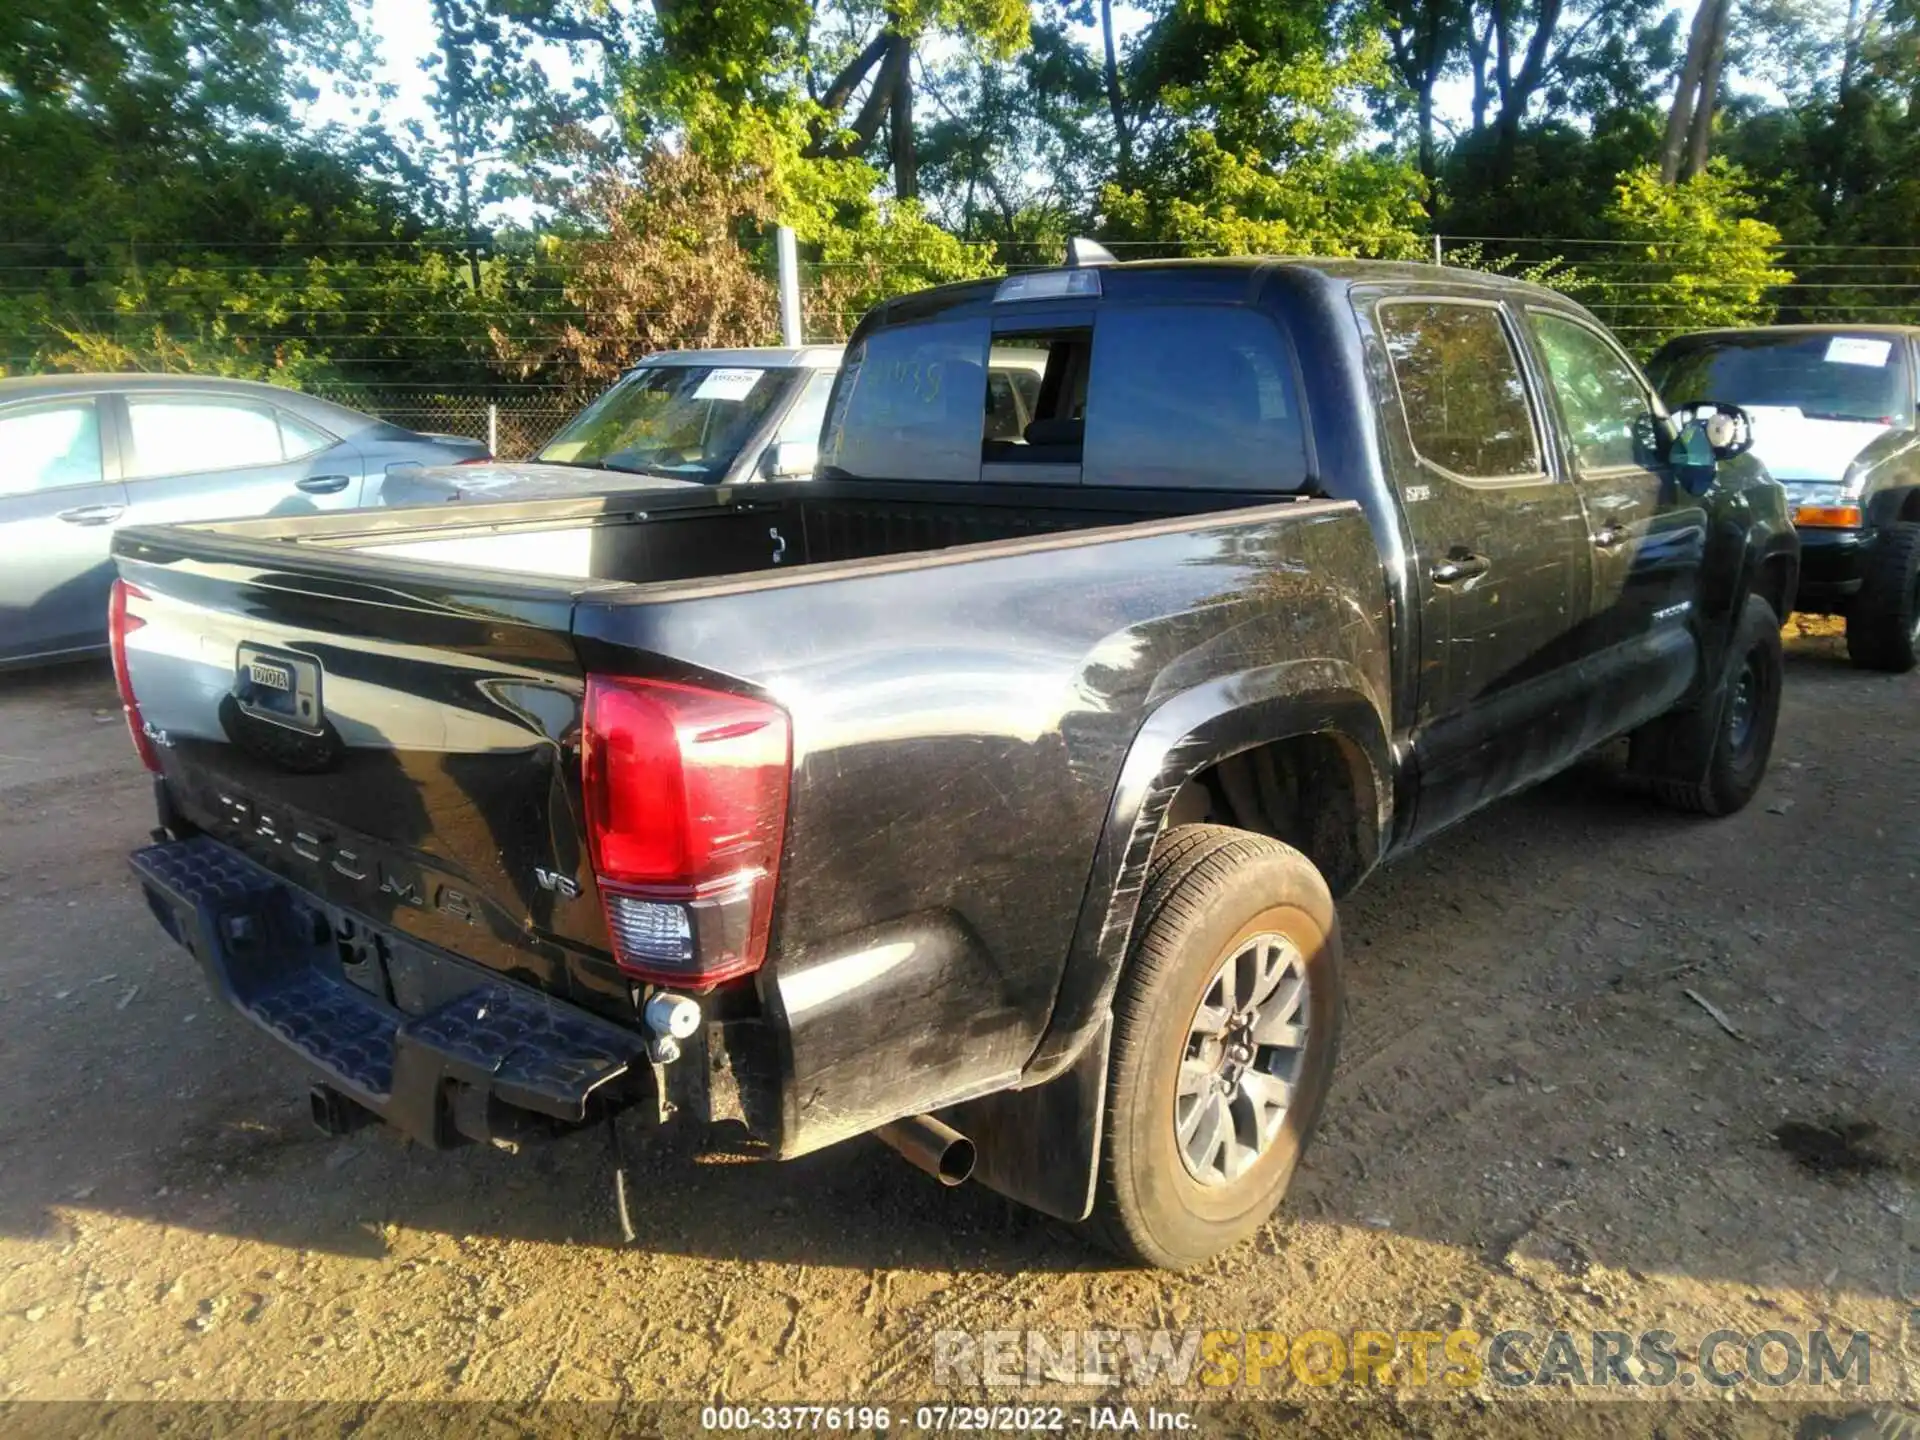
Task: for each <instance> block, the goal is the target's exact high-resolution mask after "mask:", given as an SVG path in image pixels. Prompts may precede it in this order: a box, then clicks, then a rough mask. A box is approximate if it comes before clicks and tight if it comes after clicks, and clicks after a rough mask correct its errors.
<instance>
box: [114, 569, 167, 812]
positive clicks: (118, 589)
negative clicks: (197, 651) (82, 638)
mask: <svg viewBox="0 0 1920 1440" xmlns="http://www.w3.org/2000/svg"><path fill="white" fill-rule="evenodd" d="M146 598H147V592H146V591H144V590H142V589H140V588H139V587H138V586H136V585H129V584H128V583H127V582H126V581H124V580H116V581H114V582H113V593H112V595H111V596H109V597H108V600H107V647H108V648H109V649H110V650H111V651H112V652H113V683H114V685H115V687H116V688H117V689H118V690H119V691H120V712H121V714H123V715H125V716H126V717H127V733H128V734H129V735H131V736H132V737H133V748H134V750H135V751H137V752H138V753H139V756H140V763H141V764H142V765H144V766H146V767H147V769H149V770H151V771H153V773H154V774H156V775H158V774H159V773H160V757H159V756H158V755H156V754H154V753H153V742H152V741H151V740H149V739H147V722H146V721H145V720H143V719H141V718H140V702H139V701H138V700H136V699H134V698H133V677H132V676H131V675H130V674H128V672H127V636H129V635H131V634H132V633H133V632H134V631H136V630H138V629H139V628H140V627H141V626H142V625H145V624H146V623H147V622H146V621H145V620H142V619H141V618H140V617H139V616H138V615H134V614H131V613H129V612H128V610H127V601H128V600H129V599H133V600H144V599H146Z"/></svg>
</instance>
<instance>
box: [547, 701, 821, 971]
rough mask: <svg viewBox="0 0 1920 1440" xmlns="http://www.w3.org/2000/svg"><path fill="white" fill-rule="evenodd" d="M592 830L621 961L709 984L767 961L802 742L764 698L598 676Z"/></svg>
mask: <svg viewBox="0 0 1920 1440" xmlns="http://www.w3.org/2000/svg"><path fill="white" fill-rule="evenodd" d="M583 742H584V743H583V745H582V752H583V765H584V780H585V785H586V810H587V839H588V845H589V848H590V850H591V852H592V855H593V867H594V872H595V874H596V876H597V878H598V881H599V886H600V894H601V898H602V902H603V903H604V904H605V906H606V912H607V930H608V933H609V935H610V936H611V937H612V942H613V953H614V958H615V959H616V960H617V961H619V964H620V968H621V969H622V970H625V971H627V972H628V973H629V974H631V975H635V976H637V977H639V978H641V979H645V980H653V981H658V982H660V983H662V984H669V985H675V986H681V987H685V988H691V989H704V988H708V987H711V986H713V985H716V984H718V983H719V982H720V981H722V980H730V979H732V978H733V977H735V976H737V975H744V974H747V973H748V972H749V971H752V970H756V969H758V968H759V966H760V962H761V961H762V960H764V959H765V958H766V953H767V931H768V927H769V925H770V923H771V921H772V918H773V891H774V885H775V882H776V880H777V878H778V873H779V868H780V842H781V839H782V837H783V835H784V834H785V831H786V823H787V777H788V773H789V770H790V768H791V765H792V747H791V740H790V735H789V729H788V723H787V716H786V712H785V711H783V710H781V709H780V708H779V707H778V706H776V705H771V704H768V703H767V702H766V701H764V700H756V699H753V698H751V697H749V696H745V695H731V694H727V693H725V692H724V691H718V690H703V689H698V688H696V687H694V686H691V685H677V684H671V683H669V682H667V681H664V680H631V679H623V678H618V677H613V676H605V675H595V676H591V677H589V679H588V681H587V706H586V724H585V733H584V736H583Z"/></svg>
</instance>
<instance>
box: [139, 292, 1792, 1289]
mask: <svg viewBox="0 0 1920 1440" xmlns="http://www.w3.org/2000/svg"><path fill="white" fill-rule="evenodd" d="M996 366H998V367H1003V368H1004V367H1006V366H1018V367H1022V368H1026V369H1029V370H1034V371H1036V372H1037V373H1038V374H1039V375H1040V376H1041V380H1040V383H1039V386H1038V390H1037V393H1036V395H1035V398H1034V405H1033V407H1032V415H1031V416H1030V418H1026V419H1025V420H1024V422H1023V423H1020V424H1017V425H1007V424H1005V423H1003V417H999V416H997V415H996V414H995V412H994V409H993V407H992V404H991V396H990V394H989V391H988V388H987V377H988V374H989V371H990V370H991V369H993V368H994V367H996ZM1713 418H1714V422H1715V423H1713V424H1709V423H1708V422H1707V421H1705V420H1694V421H1690V422H1688V423H1686V424H1684V425H1682V424H1678V423H1676V422H1675V421H1673V420H1672V419H1670V418H1669V417H1668V416H1667V415H1666V413H1665V412H1664V411H1663V409H1662V408H1661V405H1660V402H1659V400H1658V399H1657V398H1656V397H1655V395H1654V392H1653V391H1652V390H1651V389H1650V387H1649V386H1648V385H1647V384H1646V382H1645V381H1644V380H1643V378H1642V376H1641V374H1640V372H1639V371H1638V370H1637V369H1636V368H1635V367H1634V365H1633V364H1632V362H1631V361H1629V360H1628V359H1627V358H1626V356H1625V355H1624V354H1623V353H1622V351H1621V350H1620V348H1619V347H1618V346H1617V345H1616V344H1615V343H1614V341H1613V340H1612V339H1611V338H1610V337H1609V336H1608V335H1607V333H1606V332H1605V331H1604V330H1603V329H1601V328H1600V327H1599V326H1598V325H1597V324H1596V323H1595V322H1594V321H1593V320H1592V319H1591V318H1590V317H1589V316H1588V315H1587V314H1586V313H1585V312H1584V311H1582V310H1581V309H1580V308H1579V307H1578V306H1576V305H1574V304H1572V303H1570V302H1569V301H1568V300H1566V299H1565V298H1563V297H1561V296H1559V295H1556V294H1553V293H1551V292H1549V291H1546V290H1541V289H1536V288H1532V287H1529V286H1526V285H1522V284H1518V283H1515V282H1511V281H1507V280H1502V279H1497V278H1492V277H1488V276H1484V275H1474V274H1468V273H1463V272H1457V271H1451V270H1444V269H1438V268H1426V267H1416V266H1400V265H1390V264H1368V263H1359V262H1327V263H1318V262H1312V263H1309V262H1277V261H1262V260H1250V261H1219V262H1206V263H1194V264H1175V263H1140V264H1130V265H1118V266H1113V265H1105V264H1093V265H1081V266H1070V267H1067V268H1063V269H1060V270H1053V271H1044V272H1038V273H1034V274H1026V275H1017V276H1014V277H1011V278H1008V279H1006V280H1004V281H998V282H996V281H991V280H989V281H981V282H976V283H969V284H965V285H960V286H954V287H948V288H943V289H938V290H932V291H928V292H925V293H922V294H916V295H911V296H907V297H905V298H901V299H896V300H893V301H891V302H889V303H887V304H885V305H882V306H881V307H880V308H878V309H877V310H875V311H874V312H873V313H872V314H870V315H869V316H868V317H867V318H866V319H865V321H864V322H863V323H862V324H861V325H860V327H859V329H858V330H857V332H856V333H855V335H854V336H853V339H852V342H851V344H850V347H849V349H848V354H847V363H846V365H845V368H844V369H843V371H842V373H841V375H840V377H839V379H838V381H837V382H836V385H835V389H834V391H833V395H832V399H831V401H830V404H829V409H828V414H827V421H826V427H825V430H824V433H823V436H822V449H821V463H820V469H819V471H818V472H817V474H816V476H815V477H814V478H813V479H812V480H811V481H806V482H797V483H784V482H774V483H769V484H759V485H754V486H751V487H738V488H729V487H720V488H715V489H698V490H690V491H686V492H680V491H674V492H661V491H648V492H636V493H633V494H629V495H624V496H623V495H618V494H616V495H601V496H594V497H590V498H585V499H561V500H539V501H528V502H520V503H506V504H498V505H475V506H460V507H440V508H435V509H431V510H415V511H408V510H388V511H367V512H360V513H346V514H327V515H317V516H311V517H304V518H293V519H283V520H254V521H239V522H231V523H223V524H211V525H199V526H181V527H173V528H150V529H129V530H123V531H121V532H120V534H119V535H118V536H117V537H116V539H115V546H114V549H115V553H116V555H117V557H118V563H119V569H120V575H121V579H120V582H119V584H118V587H117V589H116V592H115V599H114V606H113V615H112V620H113V624H112V631H113V638H114V654H115V658H116V667H117V673H118V675H119V678H120V681H121V684H122V691H123V696H124V700H125V704H126V707H127V714H128V718H129V722H130V725H131V729H132V733H133V736H134V740H135V743H136V745H137V747H138V749H139V751H140V754H141V756H142V758H143V759H144V761H145V763H146V764H147V766H148V767H149V768H150V769H151V770H152V771H153V772H154V776H155V788H156V791H157V794H158V798H159V807H160V823H159V829H158V831H157V832H156V835H155V839H154V843H153V844H152V845H150V846H149V847H147V848H145V849H142V850H140V851H138V852H137V853H136V854H135V855H134V856H133V868H134V870H135V872H136V873H137V875H138V877H139V879H140V882H141V884H142V885H143V886H144V888H145V891H146V894H147V897H148V899H149V901H150V902H151V905H152V908H153V910H154V912H155V914H156V915H157V916H158V918H159V920H160V922H161V924H162V925H164V926H165V927H166V929H167V931H168V933H169V934H171V935H172V936H173V937H174V938H175V939H176V940H177V941H179V942H181V943H182V944H184V945H185V946H187V947H188V948H189V949H190V950H191V951H192V952H193V953H194V955H195V956H196V957H197V958H198V960H199V962H200V963H201V964H202V966H204V968H205V970H206V973H207V976H208V978H209V980H210V982H211V983H212V985H213V986H214V987H215V988H216V989H217V990H218V991H219V993H220V994H221V995H222V996H223V997H224V998H225V999H226V1000H227V1001H228V1002H229V1003H230V1004H231V1005H233V1006H234V1007H236V1008H237V1009H238V1010H239V1011H240V1013H241V1014H242V1015H244V1016H245V1017H247V1018H249V1019H250V1020H252V1021H253V1022H254V1023H255V1024H256V1025H257V1026H259V1027H260V1028H261V1029H263V1030H264V1031H265V1032H267V1033H268V1034H269V1035H271V1036H273V1037H274V1038H275V1039H277V1040H278V1041H279V1042H280V1043H281V1044H282V1045H283V1046H285V1047H286V1048H287V1049H289V1050H291V1051H292V1052H294V1054H296V1055H297V1056H298V1057H299V1058H300V1059H302V1060H304V1061H305V1062H306V1063H307V1065H308V1066H309V1067H310V1069H311V1071H312V1072H314V1075H315V1079H316V1086H315V1089H314V1110H315V1116H316V1118H317V1119H318V1120H319V1121H320V1122H321V1123H322V1124H323V1125H324V1126H325V1127H327V1128H329V1129H333V1130H338V1129H341V1128H344V1127H346V1126H348V1125H350V1124H353V1123H356V1122H358V1121H361V1120H364V1119H367V1118H369V1117H371V1116H379V1117H381V1118H383V1119H385V1120H386V1121H388V1122H389V1123H391V1124H392V1125H394V1126H396V1127H398V1128H399V1129H400V1130H402V1131H403V1132H405V1134H407V1135H408V1136H410V1137H412V1138H413V1139H414V1140H416V1141H419V1142H422V1143H425V1144H427V1145H431V1146H444V1145H451V1144H455V1143H458V1142H460V1141H462V1140H478V1141H482V1142H487V1141H491V1142H494V1143H499V1144H503V1145H512V1144H515V1143H517V1141H518V1139H519V1138H520V1137H522V1136H524V1135H526V1134H528V1133H531V1132H536V1131H539V1130H540V1129H542V1128H543V1127H554V1128H560V1129H564V1128H566V1127H569V1126H579V1125H583V1124H587V1123H593V1122H598V1121H599V1120H601V1119H603V1118H607V1117H611V1116H613V1115H615V1114H617V1113H620V1112H626V1113H627V1114H628V1116H629V1117H631V1116H634V1115H638V1116H639V1117H641V1118H642V1119H644V1120H645V1121H647V1122H649V1123H651V1122H652V1121H655V1120H659V1119H664V1118H665V1117H666V1116H667V1115H668V1114H669V1113H672V1112H674V1111H678V1112H679V1113H680V1114H681V1115H682V1116H685V1117H691V1118H693V1119H695V1120H698V1121H703V1122H725V1121H731V1122H734V1123H735V1124H737V1125H743V1126H744V1127H745V1129H746V1131H747V1132H749V1135H748V1137H746V1138H745V1140H743V1142H742V1143H745V1144H748V1145H751V1144H752V1142H753V1141H754V1140H757V1141H758V1142H760V1145H761V1148H762V1150H763V1152H764V1153H765V1154H766V1155H768V1156H769V1157H774V1158H784V1157H790V1156H795V1155H800V1154H804V1153H806V1152H809V1151H813V1150H816V1149H818V1148H820V1147H821V1146H824V1145H828V1144H831V1143H833V1142H835V1141H838V1140H842V1139H845V1138H847V1137H849V1136H853V1135H858V1134H862V1133H867V1132H877V1133H879V1134H880V1135H881V1137H882V1138H884V1139H886V1140H887V1141H888V1142H889V1143H891V1144H893V1145H894V1146H895V1147H896V1148H897V1149H899V1150H901V1151H902V1152H903V1153H905V1154H907V1155H908V1156H909V1158H912V1159H914V1160H916V1161H917V1162H918V1163H920V1164H921V1165H922V1166H923V1167H924V1168H927V1169H929V1170H931V1171H933V1172H934V1173H936V1174H939V1175H941V1176H942V1177H943V1178H945V1179H947V1180H949V1181H956V1180H958V1179H960V1178H963V1177H964V1176H965V1175H966V1174H967V1173H969V1172H971V1173H972V1174H973V1175H974V1176H976V1177H977V1178H978V1179H979V1180H981V1181H982V1182H983V1183H985V1184H987V1185H989V1186H991V1187H993V1188H994V1189H996V1190H998V1191H1001V1192H1003V1193H1004V1194H1007V1195H1009V1196H1012V1197H1014V1198H1016V1199H1018V1200H1020V1201H1023V1202H1025V1203H1027V1204H1029V1205H1032V1206H1034V1207H1036V1208H1038V1209H1040V1210H1042V1211H1045V1212H1047V1213H1050V1214H1052V1215H1056V1216H1060V1217H1064V1218H1066V1219H1068V1220H1071V1221H1079V1222H1086V1223H1087V1225H1088V1227H1089V1228H1090V1229H1091V1230H1092V1231H1093V1232H1094V1233H1095V1234H1096V1235H1097V1236H1098V1237H1100V1238H1101V1239H1103V1240H1104V1241H1105V1242H1106V1243H1108V1244H1110V1245H1112V1246H1113V1247H1115V1248H1116V1249H1118V1250H1119V1251H1120V1252H1121V1253H1122V1254H1124V1255H1127V1256H1130V1257H1133V1258H1136V1259H1140V1260H1144V1261H1148V1262H1152V1263H1156V1264H1162V1265H1184V1264H1189V1263H1192V1262H1195V1261H1197V1260H1199V1259H1201V1258H1203V1257H1205V1256H1207V1255H1209V1254H1212V1253H1214V1252H1215V1251H1217V1250H1219V1249H1220V1248H1222V1247H1223V1246H1225V1245H1227V1244H1229V1243H1231V1242H1233V1241H1234V1240H1236V1239H1238V1238H1240V1237H1242V1236H1245V1235H1247V1234H1249V1233H1250V1232H1251V1231H1253V1230H1254V1229H1255V1228H1256V1227H1257V1226H1259V1225H1260V1224H1261V1223H1262V1221H1263V1220H1264V1219H1266V1218H1267V1216H1268V1215H1269V1214H1270V1213H1271V1212H1272V1211H1273V1209H1274V1207H1275V1205H1276V1204H1277V1203H1278V1201H1279V1199H1280V1197H1281V1195H1282V1194H1283V1192H1284V1191H1285V1189H1286V1187H1287V1184H1288V1181H1289V1179H1290V1178H1291V1176H1292V1173H1293V1170H1294V1168H1295V1165H1296V1163H1297V1161H1298V1159H1299V1156H1300V1154H1301V1150H1302V1147H1303V1146H1304V1145H1305V1143H1306V1141H1307V1138H1308V1136H1309V1134H1310V1133H1311V1131H1312V1129H1313V1126H1314V1123H1315V1119H1316V1117H1317V1116H1318V1114H1319V1112H1320V1109H1321V1106H1322V1104H1323V1102H1324V1101H1325V1099H1326V1095H1327V1090H1328V1085H1329V1079H1330V1076H1331V1074H1332V1071H1333V1065H1334V1051H1335V1042H1336V1037H1337V1031H1338V1028H1339V1024H1340V1016H1341V1008H1342V998H1341V975H1340V935H1339V927H1338V925H1337V923H1336V921H1335V917H1334V907H1333V901H1334V898H1335V897H1337V896H1338V895H1340V894H1341V893H1343V892H1345V891H1347V890H1349V889H1351V888H1352V887H1353V886H1355V885H1357V884H1359V883H1360V882H1361V881H1362V880H1363V879H1364V878H1365V877H1366V876H1367V874H1368V873H1369V872H1370V871H1371V870H1372V869H1373V868H1374V867H1375V866H1376V865H1378V864H1379V863H1380V862H1381V861H1382V860H1384V859H1386V858H1388V857H1389V856H1390V855H1392V854H1394V853H1396V852H1399V851H1402V850H1405V849H1406V848H1408V847H1409V846H1411V845H1414V844H1416V843H1418V842H1420V841H1422V840H1424V839H1426V838H1427V837H1429V836H1431V835H1433V834H1434V833H1435V832H1437V831H1439V830H1441V829H1444V828H1445V827H1446V826H1448V825H1450V824H1452V823H1453V822H1455V821H1457V820H1459V819H1461V818H1462V817H1463V816H1465V815H1467V814H1468V813H1470V812H1472V811H1474V810H1476V809H1478V808H1479V807H1481V806H1484V805H1486V804H1488V803H1490V802H1492V801H1494V800H1496V799H1498V798H1499V797H1500V796H1502V795H1506V794H1508V793H1510V792H1512V791H1514V790H1517V789H1519V788H1520V787H1522V786H1525V785H1529V784H1531V783H1533V782H1534V781H1537V780H1539V779H1541V778H1542V777H1543V776H1546V775H1549V774H1551V773H1552V772H1554V771H1556V770H1559V769H1560V768H1562V767H1564V766H1566V765H1568V764H1569V763H1571V762H1572V761H1574V760H1575V759H1576V758H1577V757H1579V756H1581V755H1582V754H1584V753H1585V752H1588V751H1590V750H1592V749H1594V748H1595V747H1596V746H1599V745H1601V744H1602V743H1604V742H1607V741H1609V740H1612V739H1614V738H1616V737H1621V736H1629V735H1630V736H1631V737H1632V740H1631V747H1630V765H1631V768H1632V769H1633V770H1634V771H1637V772H1638V773H1639V774H1640V775H1642V776H1644V777H1645V778H1646V780H1647V781H1648V782H1649V787H1648V788H1650V789H1651V790H1652V792H1653V793H1654V794H1655V795H1657V796H1659V797H1661V798H1663V799H1665V800H1667V801H1669V802H1671V803H1674V804H1677V805H1680V806H1684V807H1686V808H1689V809H1692V810H1695V811H1701V812H1705V813H1708V814H1721V813H1725V812H1728V811H1731V810H1734V809H1737V808H1739V807H1740V806H1741V805H1743V804H1745V803H1746V802H1747V800H1748V799H1749V798H1750V797H1751V796H1752V795H1753V794H1754V792H1755V789H1756V787H1757V786H1758V785H1759V783H1760V781H1761V778H1762V775H1763V772H1764V770H1765V767H1766V764H1767V758H1768V752H1769V749H1770V746H1771V743H1772V739H1773V733H1774V725H1775V719H1776V715H1777V709H1778V704H1779V699H1780V687H1781V676H1782V671H1781V653H1780V641H1779V620H1780V617H1781V616H1782V615H1783V614H1785V613H1786V612H1787V610H1788V608H1789V606H1790V605H1791V602H1792V599H1793V594H1794V588H1795V584H1796V580H1797V570H1798V564H1799V561H1798V550H1797V545H1796V540H1795V537H1794V532H1793V528H1792V526H1791V525H1790V524H1789V522H1788V517H1787V514H1786V511H1785V507H1784V500H1783V496H1782V492H1781V490H1780V488H1779V487H1778V486H1777V485H1775V484H1774V483H1773V482H1771V481H1770V480H1767V479H1766V478H1765V476H1764V474H1763V473H1762V472H1760V471H1759V470H1758V468H1757V467H1756V466H1754V465H1753V463H1752V462H1751V461H1750V460H1745V459H1736V458H1732V452H1733V451H1734V450H1735V449H1737V448H1738V447H1739V445H1740V443H1741V437H1740V435H1739V433H1738V425H1737V424H1730V423H1728V420H1727V417H1713ZM1716 439H1717V440H1718V442H1719V444H1720V451H1719V452H1718V453H1717V454H1716V452H1715V451H1714V450H1713V449H1712V448H1711V447H1712V444H1713V443H1714V442H1715V440H1716Z"/></svg>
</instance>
